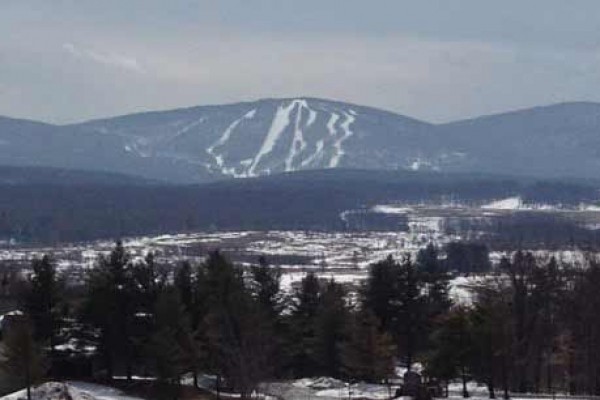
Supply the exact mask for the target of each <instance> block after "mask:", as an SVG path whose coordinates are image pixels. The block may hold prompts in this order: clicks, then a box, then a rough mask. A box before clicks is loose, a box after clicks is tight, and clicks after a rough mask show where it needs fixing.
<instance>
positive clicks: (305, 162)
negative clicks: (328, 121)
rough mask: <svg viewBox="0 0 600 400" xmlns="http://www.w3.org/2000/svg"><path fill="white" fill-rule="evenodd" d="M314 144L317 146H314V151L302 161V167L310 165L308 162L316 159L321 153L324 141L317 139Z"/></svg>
mask: <svg viewBox="0 0 600 400" xmlns="http://www.w3.org/2000/svg"><path fill="white" fill-rule="evenodd" d="M316 146H317V148H316V150H315V152H314V153H313V154H311V155H310V157H308V158H306V159H305V160H303V161H302V164H301V165H302V166H303V167H306V166H307V165H310V163H312V162H313V161H314V160H316V159H317V157H319V156H321V155H322V154H323V148H324V147H325V141H324V140H323V139H321V140H319V141H318V142H317V145H316Z"/></svg>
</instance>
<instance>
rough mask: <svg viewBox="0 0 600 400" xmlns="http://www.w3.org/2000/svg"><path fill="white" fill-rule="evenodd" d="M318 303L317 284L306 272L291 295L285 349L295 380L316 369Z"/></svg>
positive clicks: (313, 275)
mask: <svg viewBox="0 0 600 400" xmlns="http://www.w3.org/2000/svg"><path fill="white" fill-rule="evenodd" d="M320 301H321V287H320V284H319V280H318V279H317V277H316V275H315V274H314V273H312V272H309V273H308V274H307V275H306V276H305V277H304V278H303V279H302V281H301V282H300V288H299V289H297V290H296V292H295V293H294V295H293V298H292V306H291V312H290V316H289V318H288V324H289V327H288V335H287V336H288V337H287V341H286V347H287V348H288V351H289V353H290V354H289V359H290V361H289V362H290V369H291V370H292V371H293V373H294V375H295V376H309V375H310V374H311V373H313V371H315V370H316V369H317V368H318V366H317V365H316V363H315V354H316V348H315V340H316V339H315V338H316V331H315V321H316V316H317V312H318V310H319V304H320Z"/></svg>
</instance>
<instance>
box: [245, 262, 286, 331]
mask: <svg viewBox="0 0 600 400" xmlns="http://www.w3.org/2000/svg"><path fill="white" fill-rule="evenodd" d="M251 273H252V284H251V289H252V293H253V295H254V297H255V298H256V300H257V301H258V303H259V304H260V306H261V307H262V309H263V310H264V311H265V312H266V313H267V315H268V316H269V317H270V318H272V319H273V320H275V319H276V318H277V317H278V316H279V314H280V313H281V308H282V300H283V293H282V292H281V270H280V269H279V268H277V267H275V266H270V265H269V264H268V262H267V260H266V258H264V257H260V258H259V260H258V265H253V266H252V268H251Z"/></svg>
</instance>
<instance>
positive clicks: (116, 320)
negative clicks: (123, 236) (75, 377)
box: [86, 241, 137, 379]
mask: <svg viewBox="0 0 600 400" xmlns="http://www.w3.org/2000/svg"><path fill="white" fill-rule="evenodd" d="M132 270H133V268H132V265H131V263H130V262H129V255H128V254H127V252H126V251H125V249H124V247H123V245H122V243H121V242H120V241H119V242H117V243H116V245H115V248H114V249H113V251H112V252H111V254H110V256H109V257H108V258H104V257H101V258H100V260H99V263H98V265H97V267H96V268H95V269H94V270H92V271H91V273H90V277H89V280H88V295H87V299H86V300H87V301H86V315H87V318H88V319H89V321H90V322H91V323H92V324H93V325H94V326H95V327H96V328H98V329H99V330H100V342H99V351H100V352H101V354H102V356H103V359H104V362H105V365H106V368H107V374H108V378H109V379H112V376H113V373H114V368H115V366H116V364H117V362H119V363H122V364H124V366H125V371H126V374H127V377H128V379H131V376H132V372H133V371H132V369H133V361H134V355H135V353H136V348H135V347H134V346H135V341H134V335H133V333H134V324H135V322H136V316H135V314H136V312H137V305H136V301H135V293H136V286H135V283H134V280H133V279H132Z"/></svg>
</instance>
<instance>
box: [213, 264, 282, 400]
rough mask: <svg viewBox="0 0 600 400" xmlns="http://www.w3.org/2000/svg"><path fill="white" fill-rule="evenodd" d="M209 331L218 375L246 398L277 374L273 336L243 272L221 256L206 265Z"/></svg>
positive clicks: (214, 364) (214, 366)
mask: <svg viewBox="0 0 600 400" xmlns="http://www.w3.org/2000/svg"><path fill="white" fill-rule="evenodd" d="M205 267H206V277H205V279H206V282H207V289H208V293H207V295H208V297H207V300H208V305H209V312H208V314H207V316H206V329H207V337H208V342H209V351H210V354H211V357H212V365H213V369H214V371H215V372H216V373H217V374H218V375H223V376H225V378H226V381H227V382H228V383H229V384H230V385H231V386H232V387H233V388H234V389H236V390H238V391H239V392H240V394H241V396H242V398H248V397H249V396H250V395H251V393H252V391H254V390H255V389H256V387H257V385H258V384H259V383H260V382H262V381H264V380H265V379H267V378H269V377H270V376H272V374H273V370H272V367H273V364H272V362H271V359H272V356H273V345H272V343H273V333H272V331H271V330H270V325H269V323H268V320H267V319H266V317H265V314H264V313H263V312H262V310H261V308H260V307H259V305H258V303H257V302H256V300H255V299H254V298H253V297H252V294H251V292H250V291H249V290H248V289H247V288H246V287H245V285H244V279H243V275H242V272H241V270H240V269H239V268H238V267H236V266H234V265H233V264H232V263H230V262H229V261H228V260H227V259H225V257H223V256H222V255H221V254H220V253H218V252H214V253H212V254H211V255H210V256H209V258H208V260H207V261H206V265H205Z"/></svg>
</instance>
